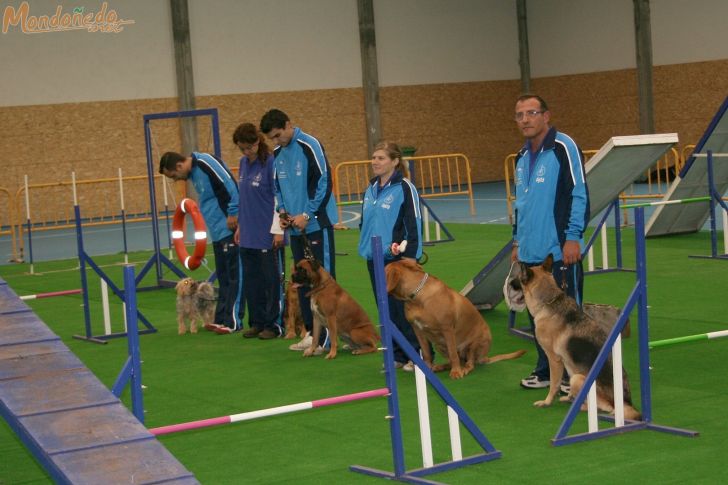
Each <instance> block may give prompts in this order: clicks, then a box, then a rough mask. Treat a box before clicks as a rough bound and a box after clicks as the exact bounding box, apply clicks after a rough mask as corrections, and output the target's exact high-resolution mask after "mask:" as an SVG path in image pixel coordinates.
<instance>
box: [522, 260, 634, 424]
mask: <svg viewBox="0 0 728 485" xmlns="http://www.w3.org/2000/svg"><path fill="white" fill-rule="evenodd" d="M552 264H553V258H552V257H551V255H549V257H548V258H547V259H546V261H545V262H544V263H543V264H542V265H541V266H531V267H528V266H526V265H525V264H521V268H520V275H519V276H518V278H517V279H514V280H512V281H511V283H510V284H511V285H514V287H515V288H516V289H519V288H520V289H521V290H522V291H523V294H524V296H525V298H526V306H527V307H528V311H529V312H530V313H531V315H533V319H534V323H535V326H536V339H537V340H538V343H539V344H540V345H541V347H543V350H544V352H546V356H547V357H548V360H549V373H550V379H551V385H550V388H549V393H548V395H547V396H546V399H544V400H543V401H536V402H535V403H533V404H534V406H538V407H544V406H550V405H551V403H552V402H553V401H554V398H555V397H556V395H557V394H558V392H559V384H560V383H561V376H562V375H563V373H564V366H566V370H567V371H568V372H569V376H570V377H571V378H570V385H571V392H570V394H569V395H568V396H564V397H562V398H561V400H562V401H568V400H570V399H573V398H574V397H576V395H577V394H578V393H579V391H580V390H581V388H582V386H583V385H584V380H585V379H586V375H587V374H588V373H589V371H590V369H591V367H592V365H593V364H594V362H595V361H596V358H597V355H598V354H599V351H600V350H601V348H602V347H603V346H604V343H605V342H606V341H607V337H608V336H609V330H611V329H610V328H607V326H606V325H603V324H599V323H598V322H597V321H595V320H594V318H592V317H591V316H589V315H588V314H586V313H584V311H583V310H582V309H581V308H579V305H577V303H576V300H574V299H573V298H571V297H570V296H568V295H567V294H566V293H564V291H563V290H562V289H561V288H559V286H558V284H557V283H556V280H555V279H554V278H553V275H552V274H551V265H552ZM610 327H611V326H610ZM622 382H623V397H624V417H625V418H626V419H640V417H641V416H640V413H639V411H637V410H636V409H635V408H634V407H633V406H632V398H631V395H630V390H629V383H628V381H627V374H626V373H625V372H624V370H622ZM596 384H597V386H596V387H597V406H598V407H599V409H601V410H603V411H606V412H610V413H611V412H613V411H614V389H613V384H614V380H613V376H612V360H611V357H610V358H608V359H607V361H606V362H605V364H604V367H602V370H601V371H600V372H599V375H598V376H597V379H596Z"/></svg>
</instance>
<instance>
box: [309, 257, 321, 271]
mask: <svg viewBox="0 0 728 485" xmlns="http://www.w3.org/2000/svg"><path fill="white" fill-rule="evenodd" d="M308 262H309V263H310V264H311V269H312V270H313V271H318V270H319V268H320V267H321V263H319V262H318V259H309V260H308Z"/></svg>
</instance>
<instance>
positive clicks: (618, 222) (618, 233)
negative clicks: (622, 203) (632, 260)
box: [613, 197, 622, 269]
mask: <svg viewBox="0 0 728 485" xmlns="http://www.w3.org/2000/svg"><path fill="white" fill-rule="evenodd" d="M613 204H614V207H613V210H614V244H615V245H616V246H617V268H619V269H622V219H621V217H620V215H619V197H617V198H616V199H614V202H613Z"/></svg>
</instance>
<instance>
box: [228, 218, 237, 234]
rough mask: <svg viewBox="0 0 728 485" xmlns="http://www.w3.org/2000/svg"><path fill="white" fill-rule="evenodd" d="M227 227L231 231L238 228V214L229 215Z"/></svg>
mask: <svg viewBox="0 0 728 485" xmlns="http://www.w3.org/2000/svg"><path fill="white" fill-rule="evenodd" d="M227 227H228V229H230V230H231V231H234V230H235V229H237V228H238V216H228V217H227Z"/></svg>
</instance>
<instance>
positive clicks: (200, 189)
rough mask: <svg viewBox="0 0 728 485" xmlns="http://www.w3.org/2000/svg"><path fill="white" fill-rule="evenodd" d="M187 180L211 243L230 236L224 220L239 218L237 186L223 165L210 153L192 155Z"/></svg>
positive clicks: (193, 153) (194, 153) (230, 232)
mask: <svg viewBox="0 0 728 485" xmlns="http://www.w3.org/2000/svg"><path fill="white" fill-rule="evenodd" d="M189 179H190V180H191V181H192V186H193V187H194V188H195V191H196V192H197V201H198V205H199V207H200V212H201V213H202V217H203V218H204V219H205V225H207V230H208V232H209V234H210V239H212V241H213V242H217V241H220V240H221V239H224V238H226V237H229V236H232V235H233V233H232V231H230V229H228V227H227V217H228V216H235V217H237V215H238V184H237V182H236V180H235V177H234V176H233V174H232V173H231V172H230V170H229V169H228V167H227V165H225V162H223V161H222V160H219V159H217V158H215V157H214V156H212V155H210V154H209V153H198V152H192V171H191V172H190V176H189Z"/></svg>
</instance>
